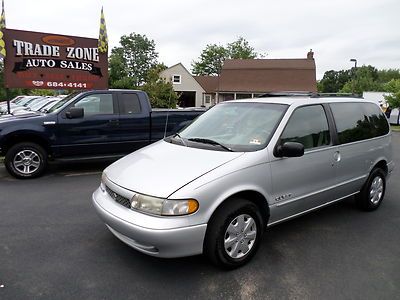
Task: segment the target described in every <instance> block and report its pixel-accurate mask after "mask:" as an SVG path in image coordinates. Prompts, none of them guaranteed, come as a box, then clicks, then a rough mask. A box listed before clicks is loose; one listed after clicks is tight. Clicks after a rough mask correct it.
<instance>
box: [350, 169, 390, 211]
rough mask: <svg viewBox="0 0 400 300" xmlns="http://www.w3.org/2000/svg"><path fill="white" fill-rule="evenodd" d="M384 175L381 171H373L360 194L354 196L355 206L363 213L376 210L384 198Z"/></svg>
mask: <svg viewBox="0 0 400 300" xmlns="http://www.w3.org/2000/svg"><path fill="white" fill-rule="evenodd" d="M385 191H386V174H385V172H384V171H383V170H382V169H379V168H377V169H373V170H372V172H371V174H370V175H369V177H368V179H367V181H366V182H365V184H364V186H363V188H362V189H361V191H360V193H359V194H358V195H357V196H356V204H357V206H358V207H359V208H360V209H361V210H364V211H373V210H375V209H377V208H378V207H379V206H380V205H381V203H382V200H383V197H384V196H385Z"/></svg>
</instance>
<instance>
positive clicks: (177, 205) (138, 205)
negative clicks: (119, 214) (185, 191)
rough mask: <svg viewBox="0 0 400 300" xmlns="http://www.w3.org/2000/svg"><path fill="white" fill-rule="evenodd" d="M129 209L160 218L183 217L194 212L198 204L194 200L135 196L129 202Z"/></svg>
mask: <svg viewBox="0 0 400 300" xmlns="http://www.w3.org/2000/svg"><path fill="white" fill-rule="evenodd" d="M131 208H132V209H134V210H139V211H143V212H146V213H149V214H155V215H160V216H183V215H188V214H192V213H194V212H196V211H197V210H198V208H199V203H198V202H197V201H196V200H194V199H185V200H169V199H164V198H157V197H151V196H146V195H141V194H135V195H134V196H133V197H132V200H131Z"/></svg>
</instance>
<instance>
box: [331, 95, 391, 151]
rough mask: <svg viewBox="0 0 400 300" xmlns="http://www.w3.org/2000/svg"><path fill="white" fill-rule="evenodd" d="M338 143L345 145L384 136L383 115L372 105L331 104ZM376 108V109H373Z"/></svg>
mask: <svg viewBox="0 0 400 300" xmlns="http://www.w3.org/2000/svg"><path fill="white" fill-rule="evenodd" d="M329 105H330V107H331V109H332V113H333V117H334V118H335V123H336V129H337V132H338V137H339V143H340V144H346V143H352V142H357V141H362V140H365V139H370V138H374V137H377V136H381V135H385V134H387V133H388V132H389V125H388V123H387V121H386V117H385V115H384V114H383V113H382V112H381V111H380V110H379V108H378V106H376V105H374V104H372V103H355V102H353V103H331V104H329ZM375 106H376V107H375Z"/></svg>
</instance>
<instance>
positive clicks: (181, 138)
mask: <svg viewBox="0 0 400 300" xmlns="http://www.w3.org/2000/svg"><path fill="white" fill-rule="evenodd" d="M176 136H177V137H178V138H179V139H180V140H181V141H182V144H183V146H185V147H187V144H186V142H185V140H184V139H183V137H181V136H180V134H179V133H175V134H174V136H173V137H176Z"/></svg>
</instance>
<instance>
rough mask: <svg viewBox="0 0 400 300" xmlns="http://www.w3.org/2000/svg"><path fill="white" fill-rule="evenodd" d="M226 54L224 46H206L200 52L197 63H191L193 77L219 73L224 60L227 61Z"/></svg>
mask: <svg viewBox="0 0 400 300" xmlns="http://www.w3.org/2000/svg"><path fill="white" fill-rule="evenodd" d="M228 57H229V56H228V52H227V50H226V49H225V47H224V46H220V45H217V44H210V45H207V46H206V48H205V49H204V50H203V51H202V52H201V54H200V57H199V59H198V61H194V62H192V67H193V70H192V71H193V74H194V75H197V76H198V75H213V76H216V75H218V74H219V73H221V69H222V65H223V63H224V60H225V59H227V58H228Z"/></svg>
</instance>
